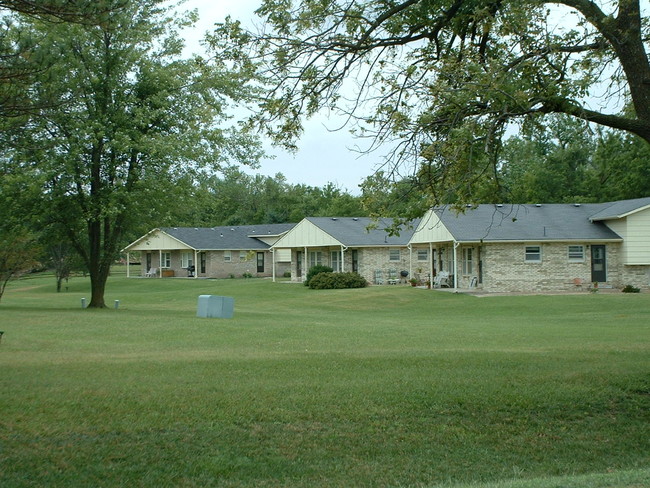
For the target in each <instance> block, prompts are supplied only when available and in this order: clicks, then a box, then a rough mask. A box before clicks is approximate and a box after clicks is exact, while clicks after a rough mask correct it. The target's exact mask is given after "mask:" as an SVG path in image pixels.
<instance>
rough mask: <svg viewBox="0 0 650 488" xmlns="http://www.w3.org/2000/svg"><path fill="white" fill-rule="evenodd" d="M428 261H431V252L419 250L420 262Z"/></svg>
mask: <svg viewBox="0 0 650 488" xmlns="http://www.w3.org/2000/svg"><path fill="white" fill-rule="evenodd" d="M428 260H429V250H428V249H418V261H428Z"/></svg>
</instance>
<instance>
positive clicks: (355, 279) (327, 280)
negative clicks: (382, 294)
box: [309, 272, 368, 290]
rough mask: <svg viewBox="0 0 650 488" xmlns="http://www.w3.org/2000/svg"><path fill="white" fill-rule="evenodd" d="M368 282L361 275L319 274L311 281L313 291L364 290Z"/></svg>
mask: <svg viewBox="0 0 650 488" xmlns="http://www.w3.org/2000/svg"><path fill="white" fill-rule="evenodd" d="M367 285H368V282H367V281H366V280H365V278H364V277H363V276H361V275H360V274H359V273H331V272H323V273H318V274H317V275H316V276H314V277H312V279H311V280H310V281H309V288H311V289H312V290H338V289H342V288H364V287H366V286H367Z"/></svg>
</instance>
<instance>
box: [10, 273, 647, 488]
mask: <svg viewBox="0 0 650 488" xmlns="http://www.w3.org/2000/svg"><path fill="white" fill-rule="evenodd" d="M87 289H88V283H87V282H86V281H85V280H84V279H81V278H79V279H74V280H72V281H71V282H70V283H69V291H68V292H67V293H62V294H56V293H54V286H53V282H51V281H49V279H47V278H34V279H29V280H21V281H18V282H14V283H11V285H10V287H9V288H8V290H7V292H6V294H5V296H4V297H3V301H2V303H1V304H0V320H1V323H2V325H1V326H0V329H2V330H4V331H5V336H4V338H3V342H2V344H1V345H0V366H1V367H2V375H0V391H1V392H2V393H1V395H0V412H2V413H1V414H0V484H2V485H3V486H44V485H49V486H116V485H129V486H157V485H160V486H225V487H228V486H233V487H248V486H250V487H253V486H273V487H275V486H287V487H294V486H298V487H300V486H305V487H307V486H412V487H416V486H417V487H423V486H477V485H476V484H477V483H488V484H487V485H484V486H508V487H510V486H512V487H513V488H519V487H522V488H523V487H528V486H530V487H545V486H627V487H636V486H639V487H640V486H646V485H648V484H649V483H650V472H649V471H648V466H649V461H650V427H649V426H650V354H649V352H650V296H648V295H644V294H640V295H623V294H621V295H602V296H599V295H591V294H584V295H571V296H537V297H492V298H480V299H479V298H475V297H469V296H463V295H454V294H448V293H441V292H431V291H427V290H420V289H413V288H411V287H406V286H404V287H371V288H367V289H359V290H331V291H326V290H323V291H314V290H308V289H306V288H305V287H303V286H299V285H292V284H274V283H271V282H269V281H267V280H214V281H212V280H157V279H130V280H127V279H124V278H122V277H119V276H116V277H114V278H113V279H112V280H111V281H110V282H109V290H108V293H107V303H109V304H110V303H112V300H117V299H119V300H120V308H119V310H113V309H107V310H81V309H80V305H79V302H80V297H82V296H84V295H83V294H84V293H86V290H87ZM199 294H218V295H228V296H233V297H234V298H235V317H234V318H233V319H230V320H218V319H200V318H197V317H195V313H196V300H197V296H198V295H199ZM567 476H571V477H570V478H567ZM495 483H496V484H495ZM570 483H577V484H570ZM597 483H600V484H597ZM608 483H611V484H608Z"/></svg>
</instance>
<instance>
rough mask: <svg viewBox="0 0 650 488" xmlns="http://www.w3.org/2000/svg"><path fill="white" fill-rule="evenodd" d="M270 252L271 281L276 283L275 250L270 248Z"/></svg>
mask: <svg viewBox="0 0 650 488" xmlns="http://www.w3.org/2000/svg"><path fill="white" fill-rule="evenodd" d="M269 251H271V276H272V279H271V281H273V283H275V249H274V248H270V249H269Z"/></svg>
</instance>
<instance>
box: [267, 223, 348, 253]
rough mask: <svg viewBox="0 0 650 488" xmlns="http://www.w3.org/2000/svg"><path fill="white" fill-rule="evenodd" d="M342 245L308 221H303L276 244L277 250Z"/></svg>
mask: <svg viewBox="0 0 650 488" xmlns="http://www.w3.org/2000/svg"><path fill="white" fill-rule="evenodd" d="M340 245H341V243H340V242H339V241H337V240H336V239H334V238H333V237H332V236H330V235H329V234H327V233H326V232H323V231H322V230H321V229H320V228H318V227H316V226H315V225H314V224H312V223H311V222H309V221H308V220H306V219H305V220H302V221H301V222H300V223H299V224H298V225H296V226H295V227H294V228H293V229H291V230H290V231H289V232H288V233H287V234H285V235H284V236H283V237H281V238H280V240H278V242H276V243H275V247H276V248H295V247H321V246H340Z"/></svg>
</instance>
